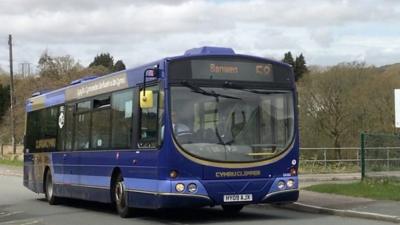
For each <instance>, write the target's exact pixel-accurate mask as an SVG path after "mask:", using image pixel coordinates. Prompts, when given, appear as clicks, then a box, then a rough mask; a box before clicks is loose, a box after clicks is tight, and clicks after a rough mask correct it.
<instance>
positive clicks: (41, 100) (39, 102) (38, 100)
mask: <svg viewBox="0 0 400 225" xmlns="http://www.w3.org/2000/svg"><path fill="white" fill-rule="evenodd" d="M30 101H31V104H32V110H38V109H43V108H46V105H45V97H44V96H38V97H34V98H31V99H30Z"/></svg>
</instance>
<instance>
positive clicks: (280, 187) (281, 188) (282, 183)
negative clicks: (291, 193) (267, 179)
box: [278, 180, 286, 190]
mask: <svg viewBox="0 0 400 225" xmlns="http://www.w3.org/2000/svg"><path fill="white" fill-rule="evenodd" d="M285 185H286V184H285V181H283V180H280V181H279V182H278V188H279V189H280V190H283V189H284V188H285Z"/></svg>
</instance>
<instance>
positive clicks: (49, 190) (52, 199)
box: [44, 170, 60, 205]
mask: <svg viewBox="0 0 400 225" xmlns="http://www.w3.org/2000/svg"><path fill="white" fill-rule="evenodd" d="M44 187H45V190H44V194H45V196H46V200H47V202H48V203H49V204H50V205H57V204H58V203H59V202H60V200H59V198H58V197H56V196H54V185H53V177H52V175H51V172H50V170H48V171H47V172H46V180H45V186H44Z"/></svg>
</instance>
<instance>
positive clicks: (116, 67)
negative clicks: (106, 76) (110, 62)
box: [113, 60, 126, 72]
mask: <svg viewBox="0 0 400 225" xmlns="http://www.w3.org/2000/svg"><path fill="white" fill-rule="evenodd" d="M125 69H126V67H125V64H124V62H122V60H118V61H117V62H116V63H115V65H114V69H113V71H114V72H117V71H121V70H125Z"/></svg>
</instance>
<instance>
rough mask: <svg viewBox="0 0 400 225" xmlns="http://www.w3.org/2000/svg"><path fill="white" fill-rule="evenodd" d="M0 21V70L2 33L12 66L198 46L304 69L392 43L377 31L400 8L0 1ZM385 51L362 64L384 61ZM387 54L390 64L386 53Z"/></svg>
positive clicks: (389, 3) (250, 1)
mask: <svg viewBox="0 0 400 225" xmlns="http://www.w3.org/2000/svg"><path fill="white" fill-rule="evenodd" d="M0 21H1V24H2V25H1V26H0V41H2V43H4V44H2V46H3V47H2V49H3V48H4V50H5V51H0V67H2V68H5V66H7V57H8V53H7V51H6V48H7V46H6V36H7V34H9V33H12V34H13V35H14V38H15V57H16V59H17V60H16V62H17V63H18V61H20V62H21V61H28V62H31V63H36V62H37V60H38V57H39V56H40V54H41V52H42V51H43V50H44V49H46V48H47V49H49V50H50V52H52V53H53V54H55V55H62V54H70V55H72V56H73V57H75V58H77V59H79V60H80V61H81V63H83V64H86V65H87V64H88V63H89V62H90V61H91V60H92V59H93V57H94V56H95V55H96V54H98V53H100V52H110V53H112V55H113V56H115V58H122V59H123V60H124V62H125V63H126V64H127V65H128V66H134V65H138V64H141V63H145V62H146V61H150V60H154V59H157V58H161V57H164V56H167V55H177V54H182V53H183V52H184V50H186V49H187V48H192V47H198V46H201V45H220V46H229V47H233V48H235V50H236V51H237V52H240V53H247V54H255V55H260V56H268V57H274V58H278V59H279V58H281V57H282V55H283V53H284V52H286V51H292V52H295V53H300V52H303V53H304V54H305V57H306V60H307V61H308V62H309V63H310V64H318V63H323V64H328V65H331V64H335V63H337V62H338V60H339V59H341V58H343V59H347V58H351V57H350V56H352V55H353V53H349V52H348V50H349V49H351V50H352V51H353V52H354V54H355V53H357V54H356V55H360V54H364V53H366V52H368V51H375V50H371V49H376V48H388V46H389V48H390V46H391V45H393V44H394V45H397V44H398V43H399V40H400V38H399V34H393V32H392V33H390V34H389V33H388V32H386V31H384V30H393V29H396V27H400V3H399V2H398V1H394V0H384V1H381V2H379V4H377V2H376V1H373V0H365V1H362V0H354V1H338V0H325V1H311V0H302V1H290V0H282V1H272V0H270V1H264V0H236V1H218V0H213V1H210V0H209V1H206V0H193V1H184V0H179V1H172V0H167V1H164V0H149V1H131V0H119V1H106V0H79V1H78V0H70V1H53V0H38V1H30V0H3V1H0ZM385 28H388V29H385ZM371 30H372V31H371ZM373 30H379V31H382V32H380V33H379V34H375V33H374V32H373ZM357 32H359V33H357ZM388 35H391V36H394V38H393V39H392V43H386V44H383V43H378V42H377V41H373V42H370V43H364V44H360V43H363V40H366V39H368V38H369V37H371V36H375V37H376V39H382V40H384V39H385V38H386V37H387V36H388ZM1 37H4V40H3V39H2V38H1ZM346 38H349V39H348V41H344V40H346ZM368 40H369V39H368ZM386 52H387V51H381V54H369V55H371V57H365V59H366V60H371V61H372V63H374V61H376V62H379V63H385V62H384V61H385V53H386ZM387 54H388V58H387V59H388V60H387V62H392V60H393V56H391V54H392V53H387ZM375 55H376V56H378V55H379V57H383V58H379V59H374V57H375ZM341 56H342V57H341Z"/></svg>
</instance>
